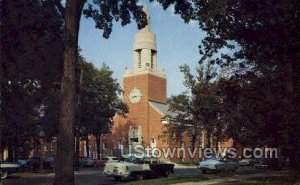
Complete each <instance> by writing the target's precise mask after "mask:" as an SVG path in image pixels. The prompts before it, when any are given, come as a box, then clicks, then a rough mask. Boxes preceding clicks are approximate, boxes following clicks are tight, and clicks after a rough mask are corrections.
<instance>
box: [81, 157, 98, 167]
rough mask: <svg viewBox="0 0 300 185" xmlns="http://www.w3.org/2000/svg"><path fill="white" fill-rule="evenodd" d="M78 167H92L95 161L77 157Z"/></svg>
mask: <svg viewBox="0 0 300 185" xmlns="http://www.w3.org/2000/svg"><path fill="white" fill-rule="evenodd" d="M78 162H79V165H80V166H83V167H94V166H95V160H94V159H91V158H88V157H79V159H78Z"/></svg>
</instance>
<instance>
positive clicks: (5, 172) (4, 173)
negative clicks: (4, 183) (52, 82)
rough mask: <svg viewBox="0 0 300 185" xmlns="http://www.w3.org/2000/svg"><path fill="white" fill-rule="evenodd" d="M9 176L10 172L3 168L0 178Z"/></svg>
mask: <svg viewBox="0 0 300 185" xmlns="http://www.w3.org/2000/svg"><path fill="white" fill-rule="evenodd" d="M7 176H8V172H7V171H6V170H1V171H0V178H1V179H6V178H7Z"/></svg>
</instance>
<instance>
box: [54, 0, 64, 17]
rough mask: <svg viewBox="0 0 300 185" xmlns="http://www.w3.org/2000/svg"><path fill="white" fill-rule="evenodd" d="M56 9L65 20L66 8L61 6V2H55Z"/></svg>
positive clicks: (57, 0)
mask: <svg viewBox="0 0 300 185" xmlns="http://www.w3.org/2000/svg"><path fill="white" fill-rule="evenodd" d="M53 2H54V4H55V6H56V8H57V9H58V11H59V13H60V14H61V15H62V17H63V18H65V7H64V6H63V5H62V4H61V0H53Z"/></svg>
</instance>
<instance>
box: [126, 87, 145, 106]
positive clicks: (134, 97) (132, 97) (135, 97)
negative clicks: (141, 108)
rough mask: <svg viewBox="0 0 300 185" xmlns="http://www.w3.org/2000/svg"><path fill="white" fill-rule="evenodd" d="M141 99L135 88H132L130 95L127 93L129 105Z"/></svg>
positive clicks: (139, 92)
mask: <svg viewBox="0 0 300 185" xmlns="http://www.w3.org/2000/svg"><path fill="white" fill-rule="evenodd" d="M141 98H142V94H141V91H140V90H138V89H137V88H134V89H133V90H132V91H131V92H130V93H129V100H130V101H131V103H138V102H139V101H140V100H141Z"/></svg>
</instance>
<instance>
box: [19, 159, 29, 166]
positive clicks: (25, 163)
mask: <svg viewBox="0 0 300 185" xmlns="http://www.w3.org/2000/svg"><path fill="white" fill-rule="evenodd" d="M18 162H19V163H20V168H22V169H26V168H27V167H28V162H29V159H27V158H23V157H19V158H18Z"/></svg>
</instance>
